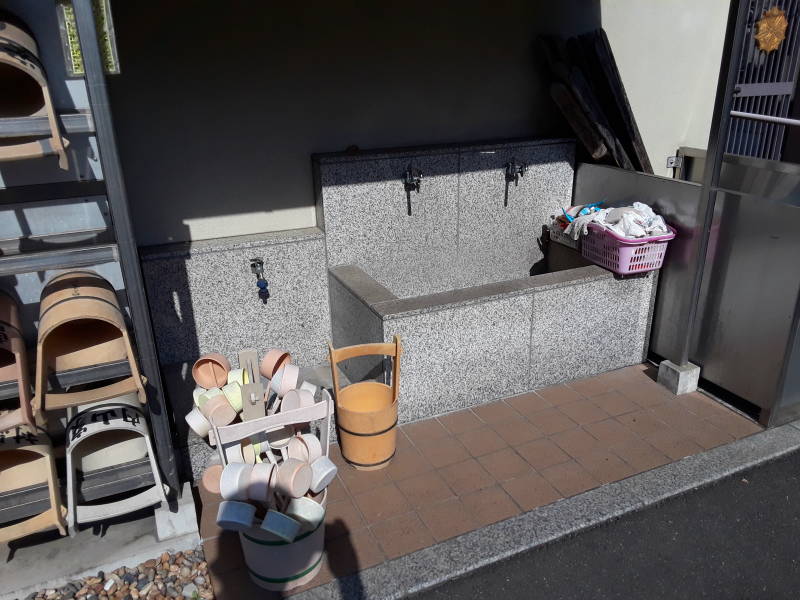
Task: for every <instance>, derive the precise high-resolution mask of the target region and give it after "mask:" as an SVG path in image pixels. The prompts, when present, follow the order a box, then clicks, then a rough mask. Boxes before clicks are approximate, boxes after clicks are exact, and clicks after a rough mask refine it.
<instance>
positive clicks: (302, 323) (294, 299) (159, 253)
mask: <svg viewBox="0 0 800 600" xmlns="http://www.w3.org/2000/svg"><path fill="white" fill-rule="evenodd" d="M254 257H260V258H262V259H263V260H264V268H265V277H266V278H267V280H268V281H269V289H270V293H271V297H270V299H269V300H268V302H267V304H263V303H262V302H261V300H260V299H259V297H258V293H257V291H258V290H257V288H256V278H255V275H253V273H251V272H250V259H251V258H254ZM142 271H143V273H144V279H145V285H146V287H147V297H148V301H149V303H150V309H151V314H152V318H153V329H154V331H155V336H156V345H157V347H158V354H159V360H160V362H161V364H162V365H170V364H173V363H179V362H182V361H189V360H194V359H195V358H196V357H197V356H198V355H199V354H202V353H204V352H221V353H222V354H225V355H226V356H236V354H237V352H238V351H239V350H240V349H242V348H248V347H252V348H257V349H260V350H263V349H266V348H271V347H278V348H287V349H289V350H290V351H291V352H292V355H293V356H294V359H295V362H296V363H298V364H299V365H301V366H313V365H317V364H320V363H321V362H323V361H324V360H325V355H326V348H327V343H328V340H329V339H330V310H329V303H328V274H327V271H326V267H325V245H324V238H323V233H322V231H320V230H319V229H317V228H309V229H298V230H293V231H284V232H278V233H270V234H265V235H261V236H245V237H235V238H220V239H217V240H208V241H204V242H195V243H192V244H179V245H173V246H167V247H158V248H147V249H145V250H144V251H143V252H142Z"/></svg>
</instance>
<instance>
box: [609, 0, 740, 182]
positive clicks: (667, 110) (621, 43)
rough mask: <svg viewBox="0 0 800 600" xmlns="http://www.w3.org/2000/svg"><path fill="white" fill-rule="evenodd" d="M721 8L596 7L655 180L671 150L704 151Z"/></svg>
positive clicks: (677, 4) (616, 3) (692, 4)
mask: <svg viewBox="0 0 800 600" xmlns="http://www.w3.org/2000/svg"><path fill="white" fill-rule="evenodd" d="M728 6H729V2H728V1H727V0H703V1H702V2H697V0H669V1H666V0H657V1H644V2H643V1H642V0H602V1H601V7H602V10H601V12H602V21H603V28H604V29H605V30H606V33H607V34H608V38H609V41H610V42H611V48H612V49H613V50H614V57H615V59H616V61H617V66H618V67H619V71H620V74H621V76H622V80H623V83H624V84H625V90H626V92H627V93H628V99H629V101H630V103H631V107H632V109H633V113H634V115H635V116H636V121H637V123H638V125H639V131H640V132H641V134H642V138H643V139H644V143H645V146H646V148H647V152H648V154H649V155H650V162H651V163H652V165H653V170H654V172H655V173H656V174H657V175H670V176H671V175H672V170H671V169H669V170H668V169H667V168H666V164H667V157H668V156H673V155H674V154H675V151H676V150H677V149H678V147H679V146H692V147H695V148H705V147H706V145H707V144H708V134H709V129H710V128H711V114H712V112H713V109H714V97H715V95H716V91H717V80H718V79H719V68H720V61H721V60H722V44H723V41H724V38H725V28H726V25H727V20H728Z"/></svg>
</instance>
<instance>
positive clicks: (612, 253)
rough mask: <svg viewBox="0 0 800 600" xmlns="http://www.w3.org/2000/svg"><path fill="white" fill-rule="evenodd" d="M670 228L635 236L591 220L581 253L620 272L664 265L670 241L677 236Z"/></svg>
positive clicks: (633, 271)
mask: <svg viewBox="0 0 800 600" xmlns="http://www.w3.org/2000/svg"><path fill="white" fill-rule="evenodd" d="M669 231H670V232H669V233H665V234H664V235H656V236H652V237H646V238H638V239H635V240H634V239H629V238H626V237H622V236H621V235H617V234H616V233H614V232H613V231H609V230H608V229H606V228H605V227H603V226H601V225H597V224H596V223H589V234H588V235H586V236H584V238H583V242H582V244H581V254H582V255H583V256H584V258H588V259H589V260H590V261H592V262H593V263H594V264H596V265H600V266H601V267H605V268H606V269H608V270H609V271H613V272H614V273H619V274H620V275H630V274H631V273H646V272H647V271H655V270H657V269H660V268H661V265H662V263H663V262H664V254H666V252H667V244H669V241H670V240H671V239H673V238H674V237H675V230H674V229H673V228H672V227H670V228H669Z"/></svg>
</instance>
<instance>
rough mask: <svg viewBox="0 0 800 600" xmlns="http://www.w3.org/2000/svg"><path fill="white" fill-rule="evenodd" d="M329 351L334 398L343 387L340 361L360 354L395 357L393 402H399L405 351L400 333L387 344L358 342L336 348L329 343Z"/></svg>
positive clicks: (393, 366)
mask: <svg viewBox="0 0 800 600" xmlns="http://www.w3.org/2000/svg"><path fill="white" fill-rule="evenodd" d="M328 352H329V353H330V361H331V378H332V379H333V397H334V398H338V397H339V391H340V389H341V388H340V387H339V372H338V370H337V369H336V365H338V364H339V363H340V362H342V361H345V360H348V359H350V358H358V357H360V356H391V357H392V358H394V361H393V363H394V364H393V365H392V402H397V397H398V395H399V393H400V355H401V354H402V353H403V347H402V345H401V344H400V336H399V335H396V336H394V341H392V342H391V343H385V344H357V345H355V346H344V347H342V348H339V349H335V348H334V347H333V346H332V345H331V344H330V343H329V344H328Z"/></svg>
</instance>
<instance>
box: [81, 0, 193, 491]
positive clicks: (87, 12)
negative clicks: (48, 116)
mask: <svg viewBox="0 0 800 600" xmlns="http://www.w3.org/2000/svg"><path fill="white" fill-rule="evenodd" d="M72 5H73V8H74V10H75V21H76V24H77V28H78V37H79V38H80V44H81V52H82V54H83V65H84V69H85V72H86V87H87V89H88V92H89V104H90V106H91V109H92V116H93V118H94V123H95V130H96V135H97V146H98V148H99V151H100V162H101V164H102V166H103V177H104V179H105V182H106V195H107V197H108V205H109V208H110V210H111V220H112V224H113V227H114V236H115V238H116V241H117V246H118V248H119V262H120V269H121V270H122V277H123V280H124V282H125V292H126V294H127V297H128V305H129V306H130V310H131V320H132V322H133V330H134V336H135V338H136V347H137V350H138V353H139V362H140V368H141V370H142V372H143V373H144V375H145V376H146V377H147V386H146V390H147V399H148V408H149V410H150V416H151V418H150V422H151V427H152V428H153V437H154V438H155V441H156V451H157V453H158V462H159V466H160V467H161V471H162V476H163V479H164V482H165V483H166V484H167V485H168V486H169V487H170V490H171V492H172V493H173V494H175V493H177V492H178V490H180V486H179V481H178V470H177V465H176V462H175V452H174V449H173V443H172V432H171V430H170V426H169V415H168V413H167V407H166V402H165V400H164V388H163V385H162V383H161V370H160V367H159V364H158V357H157V356H156V350H155V340H154V338H153V328H152V323H151V322H150V309H149V307H148V304H147V296H146V293H145V289H144V282H143V280H142V272H141V268H140V266H139V251H138V248H137V246H136V240H135V238H134V235H133V225H132V223H131V216H130V212H129V210H128V199H127V194H126V192H125V182H124V179H123V175H122V165H121V164H120V160H119V154H118V153H117V141H116V136H115V134H114V126H113V124H112V121H111V109H110V106H109V102H108V91H107V90H106V82H105V74H104V72H103V64H102V59H101V55H100V47H99V44H98V41H97V31H96V29H95V19H94V11H93V9H92V0H73V2H72Z"/></svg>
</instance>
